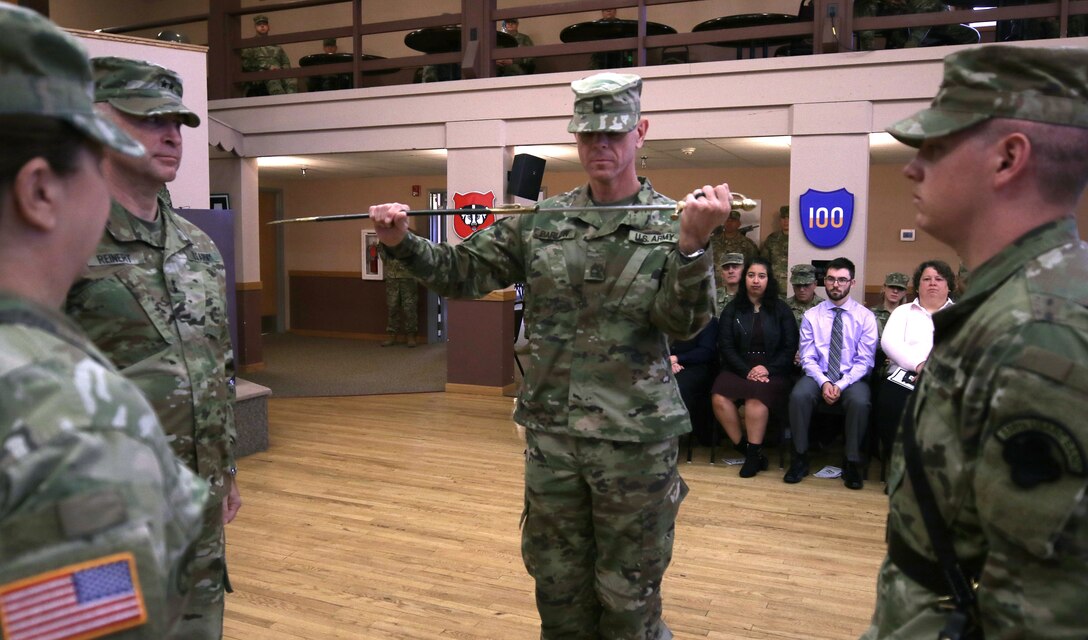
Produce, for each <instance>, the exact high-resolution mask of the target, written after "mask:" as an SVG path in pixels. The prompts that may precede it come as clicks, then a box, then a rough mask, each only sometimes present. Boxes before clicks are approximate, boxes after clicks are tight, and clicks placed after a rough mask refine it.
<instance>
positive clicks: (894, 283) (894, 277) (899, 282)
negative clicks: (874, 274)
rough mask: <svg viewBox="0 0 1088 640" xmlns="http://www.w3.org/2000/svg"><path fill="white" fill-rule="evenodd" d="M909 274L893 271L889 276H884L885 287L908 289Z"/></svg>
mask: <svg viewBox="0 0 1088 640" xmlns="http://www.w3.org/2000/svg"><path fill="white" fill-rule="evenodd" d="M907 282H909V280H908V279H907V274H905V273H900V272H898V271H892V272H891V273H889V274H888V275H886V276H884V286H885V287H899V288H900V289H906V288H907Z"/></svg>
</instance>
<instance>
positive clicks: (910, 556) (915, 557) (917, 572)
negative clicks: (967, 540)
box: [888, 529, 986, 597]
mask: <svg viewBox="0 0 1088 640" xmlns="http://www.w3.org/2000/svg"><path fill="white" fill-rule="evenodd" d="M888 558H889V559H890V560H891V561H892V564H894V565H895V566H896V567H897V568H898V569H899V570H900V571H902V572H903V574H904V575H906V576H907V577H908V578H910V579H911V580H913V581H915V582H917V583H918V584H920V585H922V586H923V587H925V588H926V589H928V590H930V591H932V592H933V593H936V594H937V595H940V596H945V597H947V596H951V595H952V590H951V589H950V588H949V586H948V580H947V579H946V578H945V575H944V571H943V570H942V569H941V563H940V562H937V561H936V560H930V559H929V558H927V557H925V556H923V555H922V554H920V553H918V552H917V551H915V550H914V549H913V548H912V547H911V546H910V545H908V544H907V542H906V541H905V540H903V538H902V537H901V536H900V535H899V533H898V532H896V531H894V530H892V529H889V530H888ZM985 563H986V556H982V557H980V558H975V559H971V560H964V559H961V560H960V568H961V569H962V570H963V572H964V574H965V576H966V577H967V579H968V580H970V581H971V582H977V581H978V578H979V576H980V575H982V566H983V565H984V564H985Z"/></svg>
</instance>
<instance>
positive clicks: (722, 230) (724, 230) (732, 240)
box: [710, 209, 759, 287]
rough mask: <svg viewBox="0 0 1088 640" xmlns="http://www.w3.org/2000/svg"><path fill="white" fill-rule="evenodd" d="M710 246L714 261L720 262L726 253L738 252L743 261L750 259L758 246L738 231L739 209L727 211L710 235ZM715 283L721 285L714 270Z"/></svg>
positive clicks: (746, 261) (757, 249)
mask: <svg viewBox="0 0 1088 640" xmlns="http://www.w3.org/2000/svg"><path fill="white" fill-rule="evenodd" d="M710 246H711V247H713V250H714V263H715V264H721V260H722V258H723V257H724V256H725V254H727V253H739V254H741V255H742V256H744V263H745V264H747V263H749V262H751V261H752V258H754V257H756V256H758V255H759V247H757V246H756V243H754V242H752V241H751V240H750V239H749V238H748V236H746V235H744V234H743V233H741V232H740V211H737V210H735V209H734V210H733V211H730V212H729V217H728V218H726V220H725V224H724V225H722V226H721V227H719V228H718V229H716V230H715V231H714V234H713V235H711V236H710ZM714 275H715V278H716V279H715V284H716V285H717V286H719V287H720V286H722V280H721V274H720V273H718V272H715V274H714Z"/></svg>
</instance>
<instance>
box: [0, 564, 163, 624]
mask: <svg viewBox="0 0 1088 640" xmlns="http://www.w3.org/2000/svg"><path fill="white" fill-rule="evenodd" d="M145 622H147V607H146V606H145V605H144V596H143V592H142V591H140V582H139V579H138V577H137V575H136V559H135V558H134V557H133V555H132V554H131V553H118V554H113V555H109V556H104V557H101V558H96V559H94V560H91V561H88V562H81V563H78V564H72V565H68V566H66V567H62V568H60V569H54V570H52V571H47V572H45V573H40V574H38V575H35V576H30V577H28V578H22V579H19V580H16V581H15V582H10V583H8V584H3V585H0V632H2V635H3V637H4V638H6V639H7V640H31V639H36V638H50V639H55V640H75V639H77V638H79V639H81V640H90V639H92V638H101V637H103V636H107V635H112V634H114V633H116V632H118V631H121V630H123V629H131V628H133V627H138V626H140V625H142V624H144V623H145Z"/></svg>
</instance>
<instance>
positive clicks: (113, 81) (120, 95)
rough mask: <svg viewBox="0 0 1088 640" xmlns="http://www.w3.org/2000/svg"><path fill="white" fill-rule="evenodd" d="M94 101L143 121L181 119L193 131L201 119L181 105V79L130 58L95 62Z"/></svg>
mask: <svg viewBox="0 0 1088 640" xmlns="http://www.w3.org/2000/svg"><path fill="white" fill-rule="evenodd" d="M91 66H92V67H93V68H94V101H95V102H108V103H110V105H112V106H113V107H114V108H115V109H117V110H118V111H122V112H124V113H127V114H129V115H133V116H138V117H141V118H150V117H154V116H171V115H172V116H178V119H179V120H180V121H181V122H182V123H183V124H185V125H188V126H190V127H197V126H200V116H198V115H196V113H194V112H193V111H191V110H190V109H189V107H186V106H185V105H184V104H182V103H181V94H182V87H181V77H180V76H178V74H176V73H174V72H173V71H171V70H170V69H167V68H166V67H160V66H159V65H157V64H153V63H151V62H144V61H143V60H132V59H129V58H116V57H112V56H110V57H105V58H92V59H91Z"/></svg>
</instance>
